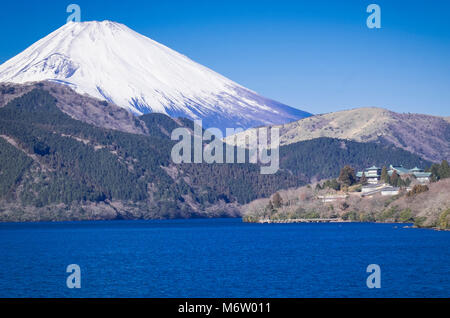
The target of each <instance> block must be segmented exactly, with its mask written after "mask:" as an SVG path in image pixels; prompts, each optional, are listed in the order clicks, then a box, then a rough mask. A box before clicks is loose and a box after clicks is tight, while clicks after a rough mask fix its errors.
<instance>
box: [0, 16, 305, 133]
mask: <svg viewBox="0 0 450 318" xmlns="http://www.w3.org/2000/svg"><path fill="white" fill-rule="evenodd" d="M43 80H51V81H55V82H59V83H62V84H66V85H69V86H71V87H72V88H73V89H75V90H76V91H77V92H79V93H82V94H83V93H86V94H89V95H91V96H93V97H97V98H101V99H105V100H108V101H109V102H112V103H114V104H117V105H118V106H120V107H123V108H126V109H129V110H130V111H132V112H133V113H135V114H138V115H140V114H145V113H150V112H158V113H164V114H167V115H169V116H172V117H188V118H190V119H203V122H204V125H205V126H208V127H219V128H225V127H243V128H249V127H254V126H259V125H271V124H282V123H287V122H290V121H294V120H298V119H301V118H304V117H308V116H309V115H310V114H309V113H306V112H303V111H300V110H297V109H295V108H291V107H289V106H286V105H283V104H281V103H278V102H276V101H273V100H270V99H267V98H264V97H261V96H259V95H258V94H257V93H255V92H253V91H251V90H249V89H246V88H245V87H242V86H240V85H238V84H236V83H234V82H233V81H231V80H229V79H227V78H225V77H223V76H221V75H220V74H217V73H215V72H214V71H212V70H210V69H208V68H206V67H204V66H202V65H200V64H198V63H195V62H194V61H192V60H190V59H189V58H187V57H186V56H184V55H181V54H179V53H177V52H175V51H173V50H171V49H170V48H168V47H165V46H164V45H161V44H159V43H157V42H155V41H153V40H151V39H149V38H147V37H145V36H143V35H141V34H139V33H136V32H135V31H133V30H131V29H129V28H128V27H127V26H125V25H123V24H120V23H115V22H110V21H103V22H96V21H93V22H69V23H67V24H66V25H64V26H62V27H61V28H59V29H58V30H56V31H54V32H53V33H51V34H49V35H48V36H46V37H45V38H43V39H41V40H39V41H38V42H36V43H35V44H33V45H32V46H30V47H29V48H27V49H26V50H25V51H24V52H22V53H20V54H19V55H17V56H15V57H14V58H12V59H10V60H9V61H7V62H6V63H4V64H3V65H1V66H0V82H13V83H25V82H31V81H43Z"/></svg>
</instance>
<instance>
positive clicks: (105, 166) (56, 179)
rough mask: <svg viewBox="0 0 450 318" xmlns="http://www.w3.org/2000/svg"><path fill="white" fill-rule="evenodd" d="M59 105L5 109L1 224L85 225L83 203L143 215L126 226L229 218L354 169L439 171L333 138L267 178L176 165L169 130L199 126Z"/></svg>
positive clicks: (0, 121) (299, 147) (290, 152)
mask: <svg viewBox="0 0 450 318" xmlns="http://www.w3.org/2000/svg"><path fill="white" fill-rule="evenodd" d="M56 102H57V100H56V99H55V97H53V96H52V95H51V94H50V93H49V92H48V91H46V90H45V89H40V88H35V89H33V90H32V91H31V92H29V93H27V94H25V95H23V96H21V97H19V98H16V99H14V100H12V101H11V102H9V103H8V104H7V105H6V106H4V107H2V108H0V135H1V136H3V137H2V138H0V220H2V221H8V220H15V219H14V217H13V213H11V209H12V208H11V207H13V208H14V209H15V210H17V211H21V209H25V208H26V209H28V210H30V209H33V208H34V210H35V211H36V212H35V213H37V214H39V213H40V212H39V211H41V210H40V209H42V208H45V207H47V206H52V207H55V206H58V207H59V208H61V209H63V211H62V212H61V211H59V212H58V213H55V215H58V217H55V219H58V220H59V219H64V213H66V212H67V211H70V217H67V218H68V219H84V218H89V216H83V215H82V213H83V211H82V210H83V209H81V208H80V206H81V205H86V204H87V203H105V204H108V203H110V202H115V201H120V202H123V203H124V205H125V208H124V210H127V207H137V208H138V209H139V213H136V212H129V213H128V212H127V211H126V212H127V213H121V214H120V215H121V216H120V217H126V218H175V217H205V216H206V217H209V216H223V215H229V214H230V212H229V211H228V210H226V209H224V208H223V206H224V204H225V205H230V206H234V207H236V206H239V205H240V204H245V203H248V202H250V201H252V200H255V199H257V198H261V197H269V196H270V195H271V194H273V193H275V192H276V191H277V190H280V189H287V188H292V187H298V186H301V185H304V184H306V183H308V182H310V181H311V179H317V180H319V179H326V178H336V177H337V176H338V175H339V171H340V168H341V167H342V166H344V165H347V164H348V165H351V166H352V167H355V168H357V169H362V168H364V167H367V166H369V165H373V164H376V165H381V166H383V165H388V164H390V163H395V164H398V163H401V164H403V165H405V166H407V167H413V166H419V167H424V168H426V167H430V166H431V163H430V162H427V161H425V160H423V159H421V158H420V157H418V156H417V155H413V154H411V153H409V152H407V151H404V150H401V149H397V148H395V147H393V146H387V145H383V144H375V143H358V142H351V141H342V140H337V139H330V138H319V139H314V140H310V141H304V142H299V143H296V144H292V145H288V146H283V147H281V148H280V170H279V171H278V172H277V173H276V174H275V175H261V174H260V167H259V166H258V165H257V164H181V165H174V164H173V163H172V162H171V159H170V153H171V149H172V146H173V145H174V143H175V142H174V141H172V140H170V136H169V135H168V133H167V132H171V131H172V130H173V129H174V128H177V127H180V125H182V126H186V127H190V128H191V127H193V123H192V122H191V121H190V120H187V119H178V120H174V119H171V118H170V117H168V116H165V115H161V114H148V115H144V116H141V118H140V119H141V120H142V121H143V122H144V123H145V125H146V126H147V128H148V131H149V134H148V135H136V134H131V133H125V132H121V131H116V130H110V129H104V128H99V127H96V126H93V125H90V124H87V123H84V122H82V121H78V120H75V119H73V118H71V117H70V116H68V115H67V114H65V113H63V112H62V111H61V110H60V109H59V108H58V107H57V106H56ZM5 138H10V139H12V140H13V141H14V143H16V144H15V145H14V144H12V143H11V142H8V141H7V139H5ZM168 171H171V173H169V172H168ZM75 210H76V211H80V212H79V213H78V212H76V211H75ZM131 210H132V209H130V211H131ZM64 211H66V212H64ZM74 211H75V212H74ZM6 212H9V213H6ZM17 213H19V212H17ZM67 213H69V212H67ZM50 215H51V214H50ZM61 215H63V216H61ZM230 215H231V214H230ZM36 219H38V220H41V219H42V218H39V216H36ZM44 219H52V217H51V216H48V215H47V216H46V218H44ZM21 220H23V219H21Z"/></svg>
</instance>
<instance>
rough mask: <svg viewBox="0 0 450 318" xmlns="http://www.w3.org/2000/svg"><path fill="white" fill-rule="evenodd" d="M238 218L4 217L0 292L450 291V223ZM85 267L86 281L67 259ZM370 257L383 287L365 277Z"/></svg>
mask: <svg viewBox="0 0 450 318" xmlns="http://www.w3.org/2000/svg"><path fill="white" fill-rule="evenodd" d="M403 227H404V225H403V224H368V223H366V224H363V223H343V224H332V223H328V224H247V223H243V222H242V221H241V220H240V219H211V220H205V219H197V220H170V221H105V222H68V223H19V224H11V223H4V224H0V246H1V247H0V297H450V275H449V274H450V249H449V247H450V232H438V231H433V230H425V229H411V228H403ZM69 264H78V265H79V266H80V268H81V289H69V288H67V286H66V278H67V276H68V275H69V274H67V273H66V267H67V265H69ZM369 264H378V265H380V268H381V288H380V289H369V288H368V287H367V286H366V279H367V277H368V275H369V274H368V273H366V268H367V266H368V265H369Z"/></svg>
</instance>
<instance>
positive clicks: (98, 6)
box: [0, 0, 450, 116]
mask: <svg viewBox="0 0 450 318" xmlns="http://www.w3.org/2000/svg"><path fill="white" fill-rule="evenodd" d="M70 3H77V4H79V5H80V6H81V10H82V17H81V18H82V21H88V20H112V21H117V22H121V23H124V24H126V25H128V26H129V27H130V28H132V29H134V30H136V31H137V32H139V33H142V34H144V35H146V36H148V37H151V38H152V39H154V40H156V41H158V42H160V43H162V44H165V45H167V46H169V47H171V48H173V49H175V50H176V51H178V52H180V53H183V54H185V55H187V56H189V57H190V58H191V59H193V60H195V61H196V62H199V63H201V64H203V65H206V66H208V67H210V68H212V69H213V70H215V71H217V72H219V73H221V74H223V75H225V76H227V77H229V78H230V79H232V80H234V81H236V82H238V83H240V84H242V85H244V86H246V87H248V88H250V89H252V90H255V91H257V92H259V93H260V94H262V95H264V96H267V97H270V98H272V99H275V100H278V101H281V102H283V103H286V104H288V105H290V106H293V107H297V108H300V109H302V110H306V111H309V112H312V113H325V112H331V111H336V110H341V109H348V108H354V107H362V106H379V107H385V108H388V109H391V110H394V111H398V112H415V113H427V114H434V115H444V116H450V18H449V14H450V1H448V0H441V1H438V0H436V1H425V0H424V1H401V0H388V1H384V0H383V1H379V0H371V1H360V0H345V1H321V0H315V1H312V0H308V1H300V0H298V1H284V0H274V1H265V0H257V1H246V0H240V1H235V0H225V1H222V0H208V1H196V0H189V1H167V0H164V1H162V0H159V1H135V0H126V1H120V3H119V1H95V0H89V1H84V0H83V1H81V0H72V1H61V0H58V1H56V0H55V1H49V0H48V1H45V0H42V1H23V0H15V1H7V2H6V1H3V2H2V4H1V5H0V39H1V41H0V63H3V62H5V61H6V60H7V59H9V58H11V57H13V56H14V55H16V54H18V53H20V52H21V51H22V50H24V49H25V48H26V47H28V46H29V45H31V44H32V43H34V42H35V41H37V40H39V39H40V38H42V37H44V36H45V35H47V34H48V33H50V32H51V31H53V30H55V29H56V28H58V27H59V26H61V25H62V24H64V23H65V21H66V18H67V16H68V14H67V13H66V7H67V5H68V4H70ZM370 3H377V4H379V5H380V7H381V23H382V28H381V29H368V28H367V26H366V18H367V16H368V15H369V14H368V13H366V7H367V5H369V4H370Z"/></svg>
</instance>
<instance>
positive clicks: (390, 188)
mask: <svg viewBox="0 0 450 318" xmlns="http://www.w3.org/2000/svg"><path fill="white" fill-rule="evenodd" d="M381 191H383V192H384V191H388V192H394V191H400V188H396V187H387V188H384V189H382V190H381Z"/></svg>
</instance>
